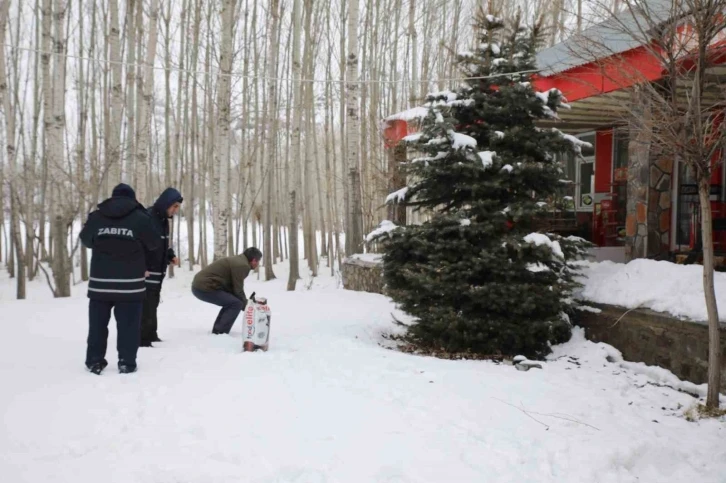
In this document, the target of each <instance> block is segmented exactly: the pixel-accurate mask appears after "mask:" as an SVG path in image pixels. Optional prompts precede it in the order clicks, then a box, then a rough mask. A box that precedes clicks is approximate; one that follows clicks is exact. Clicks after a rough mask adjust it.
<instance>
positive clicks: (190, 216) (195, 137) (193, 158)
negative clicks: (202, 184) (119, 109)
mask: <svg viewBox="0 0 726 483" xmlns="http://www.w3.org/2000/svg"><path fill="white" fill-rule="evenodd" d="M201 23H202V3H201V0H200V1H198V2H197V3H196V8H195V9H194V34H193V37H192V41H193V45H192V58H191V67H190V68H191V70H193V71H195V70H196V68H197V62H198V60H199V38H200V37H199V31H200V27H201ZM188 84H189V83H188ZM191 84H192V107H191V111H192V116H191V124H192V126H191V130H192V133H191V149H190V158H189V165H190V170H189V193H188V198H189V199H188V201H187V204H188V208H187V210H188V211H187V212H186V218H187V238H188V243H189V270H190V271H192V270H194V202H195V188H196V182H195V179H196V178H195V177H196V176H198V172H197V167H198V164H199V156H197V154H198V145H199V121H198V115H199V114H198V111H197V110H198V99H197V82H196V75H194V82H192V83H191ZM188 88H189V85H187V89H188ZM199 179H203V178H201V177H199Z"/></svg>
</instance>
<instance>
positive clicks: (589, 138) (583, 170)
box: [558, 133, 595, 211]
mask: <svg viewBox="0 0 726 483" xmlns="http://www.w3.org/2000/svg"><path fill="white" fill-rule="evenodd" d="M577 137H578V139H580V140H582V141H585V142H588V143H590V144H591V147H585V146H582V148H581V149H582V155H581V156H576V155H574V154H564V155H558V159H559V161H560V167H561V168H562V171H563V174H564V178H565V179H567V180H568V181H570V185H569V189H566V190H565V191H566V194H567V197H568V199H570V200H571V202H570V203H568V205H569V209H570V210H577V211H592V209H593V204H594V193H595V134H594V133H593V134H582V135H580V136H577Z"/></svg>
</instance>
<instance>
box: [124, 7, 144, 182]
mask: <svg viewBox="0 0 726 483" xmlns="http://www.w3.org/2000/svg"><path fill="white" fill-rule="evenodd" d="M136 2H139V3H141V0H127V4H126V46H127V50H126V156H127V157H126V166H125V168H124V173H123V176H124V179H126V180H127V181H128V182H129V183H132V184H135V180H134V179H133V178H134V174H135V173H136V171H135V169H134V167H135V165H136V164H135V161H136V150H135V149H134V145H135V141H136V122H135V121H136V105H135V101H134V97H135V96H134V93H135V90H134V87H135V84H136V67H135V64H136V29H137V27H136V17H135V16H134V13H135V10H136V8H141V6H140V5H139V6H138V7H137V3H136ZM134 188H135V189H138V186H135V187H134Z"/></svg>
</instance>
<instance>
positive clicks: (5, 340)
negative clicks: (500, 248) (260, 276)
mask: <svg viewBox="0 0 726 483" xmlns="http://www.w3.org/2000/svg"><path fill="white" fill-rule="evenodd" d="M276 271H277V275H278V276H279V277H280V279H278V280H275V281H272V282H262V281H257V279H256V277H255V276H251V277H250V278H249V279H248V280H249V289H248V292H251V291H253V290H254V291H257V293H258V294H261V295H264V296H267V297H268V298H269V300H270V306H271V308H272V311H273V319H272V337H271V348H270V351H269V352H267V353H242V352H241V345H242V342H241V324H240V321H238V322H237V324H236V325H235V328H234V330H233V333H232V334H231V335H229V336H213V335H211V334H210V329H211V324H212V321H213V319H214V316H215V313H216V310H215V308H214V307H212V306H210V305H206V304H204V303H202V302H199V301H198V300H196V299H195V298H193V297H192V295H191V293H190V288H189V287H190V283H191V274H190V273H189V272H188V271H186V270H184V271H182V272H181V273H180V274H179V275H178V276H177V277H176V278H175V279H172V280H168V281H167V282H165V286H164V292H163V302H162V304H161V306H160V308H159V314H160V321H159V324H160V335H161V337H162V338H163V339H165V341H164V342H163V343H158V344H156V347H154V348H152V349H145V348H144V349H141V350H140V353H139V372H137V373H135V374H131V375H119V374H118V373H117V372H116V370H115V362H116V353H115V340H116V335H115V332H116V331H115V329H114V328H113V322H112V328H111V330H110V332H111V336H110V338H109V352H108V355H107V357H108V359H109V362H110V365H109V368H108V369H107V370H106V372H105V373H104V374H103V375H102V376H100V377H99V376H95V375H92V374H90V373H88V372H86V371H85V370H84V367H83V360H84V351H85V337H86V324H87V320H86V307H87V300H86V298H85V290H84V289H83V286H76V287H74V296H73V297H72V298H70V299H65V300H53V299H52V298H50V295H49V292H48V290H47V287H45V286H44V283H45V282H44V281H42V280H39V281H36V282H33V283H31V284H30V287H29V294H28V300H25V301H14V300H12V294H13V288H12V282H11V281H9V280H8V279H7V278H6V275H5V273H4V272H3V273H2V274H1V275H0V293H1V294H2V297H1V298H0V387H2V390H0V414H2V421H3V427H2V431H0V475H2V477H1V480H2V481H3V482H12V483H19V482H34V483H35V482H38V483H40V482H49V481H53V482H72V483H86V482H89V483H90V482H93V483H96V482H98V481H105V482H124V483H127V482H135V483H147V482H149V483H151V482H154V483H162V482H163V483H166V482H185V483H197V482H199V483H202V482H203V483H208V482H215V483H221V482H235V483H237V482H260V483H261V482H278V483H283V482H284V483H288V482H290V483H323V482H326V483H332V482H341V483H350V482H398V483H403V482H449V481H452V482H453V481H455V482H483V481H486V482H522V481H526V482H538V483H547V482H552V483H555V482H556V483H569V482H572V483H582V482H597V483H615V482H633V483H635V482H639V483H650V482H653V483H655V482H658V483H669V482H672V483H682V482H684V481H696V480H697V481H699V482H700V483H717V482H719V483H722V482H723V481H725V480H726V476H725V475H726V446H724V444H723V441H724V437H726V430H725V429H724V428H725V426H724V423H722V422H719V421H715V420H702V421H699V422H695V423H691V422H687V421H686V420H685V419H684V417H683V412H684V410H685V409H686V408H687V407H689V406H691V405H692V404H693V403H694V402H695V401H696V400H695V399H694V398H693V397H691V396H689V395H687V394H684V393H681V392H677V391H675V390H673V389H670V388H667V387H660V386H657V385H655V383H657V382H662V381H663V380H664V379H658V380H657V379H653V378H652V377H653V374H652V372H649V371H645V370H643V369H644V368H642V367H641V368H638V367H636V366H629V365H627V364H623V363H619V362H617V359H618V354H617V351H615V350H614V349H612V348H611V347H609V346H605V345H602V344H593V343H590V342H587V341H585V340H584V339H583V336H582V332H581V331H580V330H576V332H575V335H574V337H573V340H572V341H571V342H569V343H567V344H564V345H562V346H557V347H556V348H555V352H554V353H553V355H552V357H551V358H550V360H549V361H548V362H546V363H544V369H542V370H540V369H532V370H530V371H528V372H520V371H517V370H515V368H514V367H512V366H510V365H496V364H494V363H491V362H481V361H444V360H438V359H433V358H428V357H420V356H413V355H408V354H403V353H399V352H394V351H391V350H388V349H385V348H383V347H381V346H380V345H379V344H380V343H382V342H383V339H382V337H381V333H382V332H385V331H390V330H393V325H392V324H391V313H392V312H395V308H394V306H393V304H392V303H391V302H390V301H389V300H388V299H387V298H386V297H383V296H380V295H375V294H368V293H356V292H349V291H345V290H343V289H341V288H340V287H339V286H338V281H337V279H336V278H334V277H330V276H329V275H325V274H327V273H329V272H328V270H325V269H321V273H322V274H323V275H322V276H321V277H319V278H318V279H316V280H314V282H313V283H312V284H310V283H309V280H303V281H302V283H300V284H299V290H298V291H297V292H292V293H291V292H286V291H285V290H284V288H285V281H286V270H285V268H284V267H276ZM396 316H397V317H402V315H401V314H400V313H396ZM608 356H610V357H609V360H614V361H616V362H609V361H608ZM671 377H672V375H671ZM666 380H667V378H666Z"/></svg>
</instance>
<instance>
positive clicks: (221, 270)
mask: <svg viewBox="0 0 726 483" xmlns="http://www.w3.org/2000/svg"><path fill="white" fill-rule="evenodd" d="M261 259H262V252H260V251H259V250H258V249H257V248H255V247H250V248H247V249H246V250H245V251H244V252H242V254H241V255H235V256H232V257H226V258H220V259H219V260H216V261H214V262H212V263H211V264H210V265H208V266H207V267H206V268H204V269H202V270H201V271H200V272H199V273H197V274H196V275H195V276H194V281H193V282H192V293H193V294H194V296H195V297H196V298H198V299H199V300H201V301H202V302H207V303H209V304H214V305H218V306H220V307H222V309H221V310H220V311H219V315H217V319H216V320H215V321H214V325H213V326H212V333H214V334H229V332H230V331H231V330H232V326H233V325H234V322H235V320H237V316H238V315H239V313H240V312H242V311H243V310H244V309H245V307H246V306H247V296H246V295H245V290H244V289H245V285H244V280H245V278H247V275H249V273H250V271H252V270H254V269H256V268H257V266H258V265H259V264H260V260H261Z"/></svg>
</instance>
